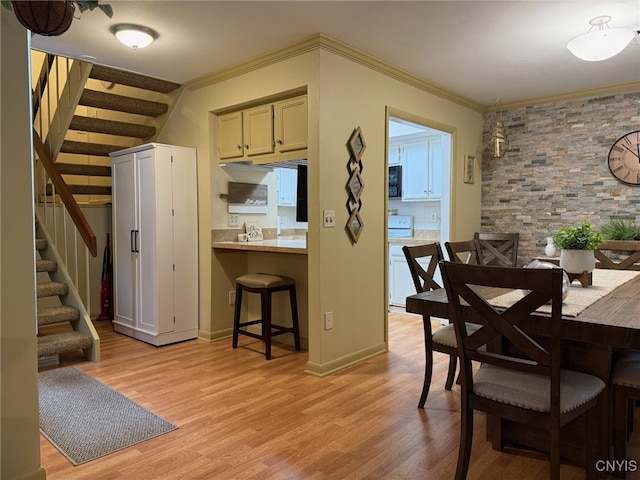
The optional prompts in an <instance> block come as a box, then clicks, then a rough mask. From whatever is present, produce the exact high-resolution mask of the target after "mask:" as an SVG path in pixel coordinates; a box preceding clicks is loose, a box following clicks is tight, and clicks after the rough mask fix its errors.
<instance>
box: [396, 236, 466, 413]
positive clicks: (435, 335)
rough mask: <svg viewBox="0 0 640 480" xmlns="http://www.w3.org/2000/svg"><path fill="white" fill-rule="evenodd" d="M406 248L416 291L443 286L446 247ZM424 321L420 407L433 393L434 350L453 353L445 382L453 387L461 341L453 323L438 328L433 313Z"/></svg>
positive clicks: (433, 244)
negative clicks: (440, 269) (441, 274)
mask: <svg viewBox="0 0 640 480" xmlns="http://www.w3.org/2000/svg"><path fill="white" fill-rule="evenodd" d="M402 251H403V252H404V256H405V258H406V259H407V263H408V265H409V271H410V272H411V278H412V279H413V285H414V286H415V287H416V293H422V292H428V291H429V290H437V289H439V288H442V287H441V286H440V285H439V284H438V282H436V281H435V280H434V276H435V274H436V271H437V269H438V264H439V263H440V261H441V260H444V256H443V254H442V248H441V247H440V244H439V243H437V242H436V243H430V244H426V245H415V246H407V245H405V246H404V247H402ZM422 323H423V327H424V350H425V367H424V381H423V383H422V393H421V394H420V400H419V401H418V408H424V404H425V402H426V401H427V396H428V395H429V387H430V386H431V376H432V373H433V352H434V351H435V352H440V353H444V354H446V355H449V371H448V373H447V380H446V381H445V384H444V388H445V389H446V390H451V388H452V387H453V381H454V380H455V375H456V367H457V363H458V352H457V350H458V345H457V343H456V333H455V330H454V328H453V324H448V325H443V326H442V327H440V328H438V329H437V330H436V331H435V332H434V331H433V329H432V327H431V317H429V316H428V315H423V316H422ZM468 327H469V328H470V329H473V328H475V326H474V325H469V326H468Z"/></svg>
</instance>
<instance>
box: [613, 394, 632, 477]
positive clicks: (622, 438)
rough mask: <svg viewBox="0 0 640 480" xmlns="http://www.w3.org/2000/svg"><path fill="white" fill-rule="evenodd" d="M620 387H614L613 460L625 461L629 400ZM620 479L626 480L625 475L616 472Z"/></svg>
mask: <svg viewBox="0 0 640 480" xmlns="http://www.w3.org/2000/svg"><path fill="white" fill-rule="evenodd" d="M621 390H622V389H621V388H619V387H618V386H615V385H614V386H613V402H614V407H613V408H614V410H613V411H614V413H613V458H614V460H625V459H626V458H627V435H628V433H627V414H628V410H627V409H628V406H629V399H628V398H627V397H626V395H624V394H623V393H622V391H621ZM614 476H616V477H618V478H624V473H622V472H616V473H615V475H614Z"/></svg>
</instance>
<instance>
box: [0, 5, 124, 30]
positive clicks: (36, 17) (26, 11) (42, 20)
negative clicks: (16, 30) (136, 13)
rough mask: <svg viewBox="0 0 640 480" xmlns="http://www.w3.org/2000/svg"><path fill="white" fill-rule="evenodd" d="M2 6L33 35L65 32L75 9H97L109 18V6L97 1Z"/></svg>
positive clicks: (110, 11) (82, 10) (111, 11)
mask: <svg viewBox="0 0 640 480" xmlns="http://www.w3.org/2000/svg"><path fill="white" fill-rule="evenodd" d="M0 3H2V6H3V7H4V8H6V9H7V10H13V12H14V13H15V15H16V18H17V19H18V21H19V22H20V23H21V24H22V25H24V26H25V27H26V28H28V29H29V30H31V31H32V32H33V33H36V34H38V35H44V36H56V35H61V34H63V33H64V32H66V31H67V30H68V29H69V27H70V26H71V22H72V21H73V18H74V14H75V11H76V8H77V9H78V10H79V11H80V13H82V12H84V11H86V10H93V9H95V8H98V9H100V10H102V12H104V14H105V15H106V16H107V17H109V18H111V17H112V15H113V9H112V8H111V5H107V4H102V3H100V1H99V0H32V1H29V2H25V1H16V0H13V1H9V0H1V2H0Z"/></svg>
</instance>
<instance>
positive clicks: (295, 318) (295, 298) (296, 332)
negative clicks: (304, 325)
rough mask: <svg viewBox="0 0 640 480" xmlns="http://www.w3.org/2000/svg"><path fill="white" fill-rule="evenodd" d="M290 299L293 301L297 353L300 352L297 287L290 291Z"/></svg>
mask: <svg viewBox="0 0 640 480" xmlns="http://www.w3.org/2000/svg"><path fill="white" fill-rule="evenodd" d="M289 299H290V301H291V322H292V324H293V341H294V343H295V346H296V351H298V352H299V351H300V325H299V322H298V299H297V297H296V287H295V285H294V286H292V287H291V288H290V289H289Z"/></svg>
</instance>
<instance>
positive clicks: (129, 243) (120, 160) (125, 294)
mask: <svg viewBox="0 0 640 480" xmlns="http://www.w3.org/2000/svg"><path fill="white" fill-rule="evenodd" d="M112 171H113V178H112V182H113V185H112V190H113V197H112V198H113V200H112V201H113V207H112V211H113V240H114V241H113V253H114V254H113V269H114V279H113V287H114V303H113V313H114V320H115V321H116V322H117V323H122V324H124V325H127V326H129V327H134V326H135V323H136V319H137V317H138V315H137V308H138V306H137V292H138V287H137V285H138V284H137V278H138V254H137V253H136V235H137V230H138V192H137V187H136V183H137V178H138V172H137V169H136V163H135V154H133V153H130V154H127V155H122V156H119V157H113V167H112Z"/></svg>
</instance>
